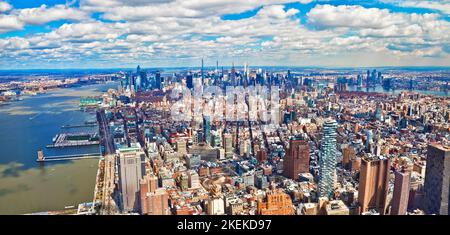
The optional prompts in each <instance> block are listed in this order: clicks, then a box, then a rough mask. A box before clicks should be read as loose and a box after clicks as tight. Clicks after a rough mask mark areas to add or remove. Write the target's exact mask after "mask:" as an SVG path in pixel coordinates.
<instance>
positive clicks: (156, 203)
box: [140, 174, 169, 215]
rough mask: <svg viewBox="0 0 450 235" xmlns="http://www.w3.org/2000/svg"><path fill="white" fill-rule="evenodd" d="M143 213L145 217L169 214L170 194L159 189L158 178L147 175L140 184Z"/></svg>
mask: <svg viewBox="0 0 450 235" xmlns="http://www.w3.org/2000/svg"><path fill="white" fill-rule="evenodd" d="M140 185H141V189H140V198H141V213H142V214H143V215H167V214H168V212H169V201H168V197H169V195H168V193H167V191H166V190H165V189H164V188H158V178H157V177H156V176H155V175H153V174H148V175H145V176H144V178H143V179H142V180H141V182H140Z"/></svg>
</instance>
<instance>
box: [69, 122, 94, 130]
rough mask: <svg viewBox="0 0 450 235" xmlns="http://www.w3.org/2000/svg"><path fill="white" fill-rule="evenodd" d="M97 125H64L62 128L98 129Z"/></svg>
mask: <svg viewBox="0 0 450 235" xmlns="http://www.w3.org/2000/svg"><path fill="white" fill-rule="evenodd" d="M96 126H97V124H96V123H95V124H80V125H64V126H61V128H62V129H70V128H81V127H96Z"/></svg>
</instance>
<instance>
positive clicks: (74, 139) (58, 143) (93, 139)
mask: <svg viewBox="0 0 450 235" xmlns="http://www.w3.org/2000/svg"><path fill="white" fill-rule="evenodd" d="M98 144H100V141H99V140H98V134H97V133H84V132H83V133H77V134H74V133H62V134H58V135H56V136H55V137H54V138H53V144H49V145H47V146H46V147H47V148H63V147H76V146H88V145H98Z"/></svg>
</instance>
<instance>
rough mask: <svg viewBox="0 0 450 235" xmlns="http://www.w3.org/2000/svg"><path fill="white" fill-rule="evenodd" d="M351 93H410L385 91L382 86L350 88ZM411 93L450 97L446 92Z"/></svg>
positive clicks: (399, 90) (400, 90)
mask: <svg viewBox="0 0 450 235" xmlns="http://www.w3.org/2000/svg"><path fill="white" fill-rule="evenodd" d="M348 89H349V91H364V92H378V93H386V94H391V95H397V94H400V93H401V92H404V91H408V90H403V89H398V90H386V89H383V87H382V86H381V85H377V86H376V87H370V88H368V89H367V88H365V87H364V88H361V89H358V87H357V86H349V87H348ZM411 92H417V93H419V94H422V95H434V96H445V97H448V96H450V93H449V92H445V91H432V90H428V91H425V90H412V91H411Z"/></svg>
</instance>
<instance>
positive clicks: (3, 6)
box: [0, 2, 12, 13]
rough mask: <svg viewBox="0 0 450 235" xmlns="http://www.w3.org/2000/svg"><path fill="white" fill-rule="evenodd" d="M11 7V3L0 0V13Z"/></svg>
mask: <svg viewBox="0 0 450 235" xmlns="http://www.w3.org/2000/svg"><path fill="white" fill-rule="evenodd" d="M11 9H12V6H11V4H9V3H7V2H0V13H1V12H7V11H9V10H11Z"/></svg>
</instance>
